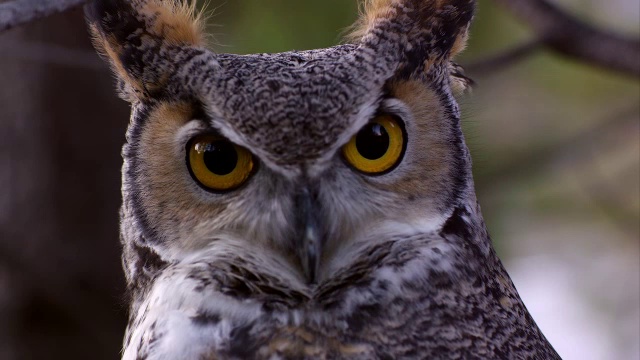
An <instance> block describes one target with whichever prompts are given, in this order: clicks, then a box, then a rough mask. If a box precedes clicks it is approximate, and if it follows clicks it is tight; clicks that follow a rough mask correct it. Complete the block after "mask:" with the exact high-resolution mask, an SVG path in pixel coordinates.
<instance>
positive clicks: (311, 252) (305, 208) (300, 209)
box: [294, 185, 324, 284]
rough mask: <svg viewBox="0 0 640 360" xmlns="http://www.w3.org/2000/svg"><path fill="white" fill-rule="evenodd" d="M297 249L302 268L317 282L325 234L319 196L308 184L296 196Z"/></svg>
mask: <svg viewBox="0 0 640 360" xmlns="http://www.w3.org/2000/svg"><path fill="white" fill-rule="evenodd" d="M295 210H296V214H295V218H296V238H295V240H294V246H295V248H296V249H297V252H298V257H299V259H300V263H301V264H302V270H303V272H304V275H305V277H306V279H307V282H308V283H309V284H315V282H316V280H317V276H318V269H319V265H320V259H321V256H322V245H323V243H324V234H323V232H322V224H321V222H320V218H321V217H320V214H319V213H320V206H319V204H318V196H317V193H316V192H315V191H313V190H312V188H311V187H310V186H308V185H304V186H302V187H301V188H300V190H299V191H298V193H297V194H296V197H295Z"/></svg>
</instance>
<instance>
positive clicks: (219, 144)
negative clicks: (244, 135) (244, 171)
mask: <svg viewBox="0 0 640 360" xmlns="http://www.w3.org/2000/svg"><path fill="white" fill-rule="evenodd" d="M204 164H205V165H206V166H207V169H209V171H211V172H212V173H214V174H216V175H227V174H229V173H231V172H232V171H233V170H234V169H235V168H236V166H237V165H238V153H237V152H236V148H235V147H234V146H233V145H232V144H231V143H229V142H228V141H224V140H219V141H214V142H212V143H209V144H207V145H206V148H205V150H204Z"/></svg>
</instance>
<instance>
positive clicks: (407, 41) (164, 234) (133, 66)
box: [86, 0, 475, 287]
mask: <svg viewBox="0 0 640 360" xmlns="http://www.w3.org/2000/svg"><path fill="white" fill-rule="evenodd" d="M474 3H475V2H474V1H472V0H371V1H368V2H367V3H366V4H365V6H364V7H363V9H364V11H363V15H362V16H361V19H360V21H359V22H358V24H356V25H355V27H354V29H355V30H354V31H353V34H352V36H351V37H350V39H351V43H349V44H344V45H339V46H335V47H331V48H327V49H320V50H310V51H299V52H286V53H280V54H259V55H231V54H219V53H215V52H213V51H211V50H208V49H207V48H206V46H205V43H206V41H205V34H204V33H203V29H204V25H203V21H202V19H201V17H200V16H198V15H197V14H196V12H195V10H194V7H193V6H190V5H187V4H186V3H183V2H180V1H173V0H109V1H99V2H95V3H94V4H92V5H89V6H88V8H87V10H86V13H87V18H88V22H89V24H90V28H91V31H92V32H93V36H94V40H95V44H96V46H97V47H98V49H100V51H101V52H102V54H103V55H104V57H105V58H106V59H108V61H109V62H110V64H111V66H112V68H113V70H114V72H115V74H116V75H117V78H118V83H119V86H118V87H119V90H120V93H121V96H122V97H123V98H124V99H126V100H127V101H129V102H130V103H131V106H132V113H131V120H130V125H129V129H128V132H127V143H126V145H125V146H124V149H123V158H124V166H123V186H122V195H123V206H122V211H121V216H122V223H121V234H122V241H123V245H124V249H125V256H124V263H125V272H126V274H127V278H128V280H129V282H130V285H131V286H133V287H137V286H140V283H141V281H143V279H145V277H149V276H152V275H153V272H154V269H155V268H156V267H158V266H161V265H162V264H166V263H169V262H179V261H181V260H182V259H184V258H186V257H189V256H194V254H198V253H202V252H203V251H208V252H210V253H212V254H216V255H212V256H214V257H215V256H219V257H220V256H232V255H234V254H235V255H234V256H244V255H243V254H253V256H260V257H264V258H268V259H271V260H270V261H272V264H271V265H269V264H266V262H265V266H276V265H273V264H276V263H277V264H278V265H277V266H281V267H282V268H283V269H286V272H287V273H288V276H289V277H290V278H291V279H293V280H292V281H301V282H306V283H309V284H312V283H315V282H322V281H323V280H325V279H327V278H330V277H331V276H332V274H334V273H335V272H336V271H339V269H340V268H341V267H344V266H347V265H346V264H348V263H349V261H350V259H351V257H352V255H353V254H354V253H355V252H357V251H359V249H362V248H363V247H366V246H368V245H370V244H373V243H377V242H384V241H390V239H393V235H395V234H397V233H403V234H412V233H425V232H433V231H440V230H441V229H442V228H443V227H444V226H445V225H446V224H445V223H446V221H447V219H448V218H450V216H451V215H452V213H453V212H454V211H455V209H456V208H458V207H459V206H461V204H466V203H470V202H471V203H474V204H475V195H474V190H473V183H472V180H471V164H470V158H469V155H468V150H467V148H466V145H465V142H464V138H463V135H462V132H461V128H460V114H459V109H458V106H457V103H456V101H455V98H454V95H453V94H454V90H456V89H459V88H461V87H465V86H466V85H467V83H468V81H467V79H465V78H464V77H463V76H462V75H461V73H460V71H459V68H458V67H457V66H456V65H455V64H454V63H453V62H452V61H453V58H454V57H455V56H456V55H457V54H458V53H459V52H460V51H461V50H462V49H463V48H464V46H465V42H466V39H467V33H468V27H469V23H470V21H471V18H472V16H473V11H474Z"/></svg>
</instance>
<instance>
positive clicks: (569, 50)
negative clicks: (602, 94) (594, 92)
mask: <svg viewBox="0 0 640 360" xmlns="http://www.w3.org/2000/svg"><path fill="white" fill-rule="evenodd" d="M495 2H497V3H499V4H501V5H502V6H504V7H505V8H507V9H508V10H509V11H510V12H511V13H513V14H514V15H516V16H517V17H519V18H520V20H522V21H523V22H525V23H526V24H528V25H529V26H530V27H531V28H532V29H533V31H534V32H535V33H536V34H537V37H538V38H539V39H541V41H542V42H543V43H544V44H545V45H546V46H547V47H548V48H550V49H552V50H553V51H555V52H557V53H560V54H563V55H565V56H568V57H571V58H574V59H576V60H579V61H582V62H586V63H589V64H592V65H595V66H598V67H601V68H604V69H609V70H614V71H617V72H620V73H624V74H628V75H633V76H635V77H640V40H638V39H630V38H627V37H624V36H622V35H618V34H614V33H612V32H610V31H607V30H601V29H597V28H595V27H593V26H591V25H589V24H587V23H585V22H583V21H581V20H579V19H578V18H576V17H574V16H572V15H570V14H568V13H566V12H565V11H563V10H562V9H560V8H559V7H557V6H555V5H553V4H551V3H549V2H548V1H547V0H495Z"/></svg>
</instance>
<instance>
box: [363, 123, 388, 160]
mask: <svg viewBox="0 0 640 360" xmlns="http://www.w3.org/2000/svg"><path fill="white" fill-rule="evenodd" d="M356 148H357V149H358V152H359V153H360V155H362V156H363V157H364V158H365V159H369V160H376V159H380V158H381V157H382V156H384V154H386V153H387V150H388V149H389V134H388V133H387V130H386V129H385V128H384V126H382V125H380V124H377V123H371V124H369V125H367V126H365V127H364V128H362V130H360V132H359V133H358V135H357V136H356Z"/></svg>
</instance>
